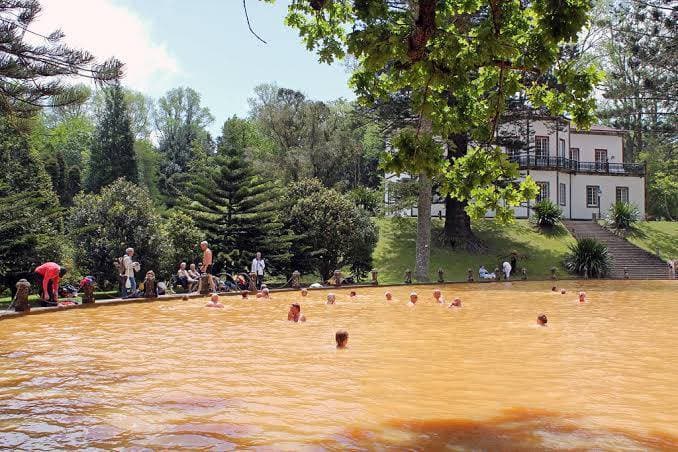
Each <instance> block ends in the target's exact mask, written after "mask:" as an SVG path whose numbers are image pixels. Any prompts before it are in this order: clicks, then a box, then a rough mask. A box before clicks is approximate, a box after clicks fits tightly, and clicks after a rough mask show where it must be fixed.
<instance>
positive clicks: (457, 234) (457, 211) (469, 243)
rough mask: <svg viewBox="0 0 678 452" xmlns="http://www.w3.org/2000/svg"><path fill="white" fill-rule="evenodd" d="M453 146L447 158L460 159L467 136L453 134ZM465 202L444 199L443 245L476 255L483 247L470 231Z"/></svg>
mask: <svg viewBox="0 0 678 452" xmlns="http://www.w3.org/2000/svg"><path fill="white" fill-rule="evenodd" d="M450 140H451V141H452V144H453V146H451V147H450V148H449V149H448V153H447V158H448V159H449V160H450V163H451V162H452V160H453V159H454V158H456V157H461V156H463V155H465V154H466V152H467V151H468V141H469V139H468V135H466V134H455V135H452V136H451V137H450ZM466 205H467V202H466V201H459V200H457V199H453V198H450V197H449V196H448V197H446V198H445V226H444V228H443V234H442V236H443V243H444V244H445V245H449V246H451V247H452V248H455V249H460V250H465V251H469V252H471V253H477V252H479V251H482V250H483V249H484V248H485V246H484V245H483V243H482V241H481V240H480V239H479V238H478V237H476V235H475V234H474V233H473V231H472V230H471V218H469V216H468V214H467V213H466V210H464V209H465V208H466Z"/></svg>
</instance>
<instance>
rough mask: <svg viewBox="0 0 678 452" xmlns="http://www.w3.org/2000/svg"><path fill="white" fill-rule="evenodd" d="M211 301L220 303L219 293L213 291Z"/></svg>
mask: <svg viewBox="0 0 678 452" xmlns="http://www.w3.org/2000/svg"><path fill="white" fill-rule="evenodd" d="M210 301H211V302H212V303H219V294H216V293H213V294H212V296H211V297H210Z"/></svg>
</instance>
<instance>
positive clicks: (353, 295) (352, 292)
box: [349, 290, 358, 297]
mask: <svg viewBox="0 0 678 452" xmlns="http://www.w3.org/2000/svg"><path fill="white" fill-rule="evenodd" d="M349 295H350V296H352V297H355V296H356V295H358V294H357V293H356V291H355V290H352V291H351V293H350V294H349Z"/></svg>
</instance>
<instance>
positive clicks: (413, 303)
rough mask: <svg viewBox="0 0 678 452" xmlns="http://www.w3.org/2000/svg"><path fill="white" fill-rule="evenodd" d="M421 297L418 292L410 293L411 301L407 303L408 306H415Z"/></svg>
mask: <svg viewBox="0 0 678 452" xmlns="http://www.w3.org/2000/svg"><path fill="white" fill-rule="evenodd" d="M418 299H419V295H417V292H412V293H411V294H410V302H409V303H407V305H408V306H414V305H415V304H417V300H418Z"/></svg>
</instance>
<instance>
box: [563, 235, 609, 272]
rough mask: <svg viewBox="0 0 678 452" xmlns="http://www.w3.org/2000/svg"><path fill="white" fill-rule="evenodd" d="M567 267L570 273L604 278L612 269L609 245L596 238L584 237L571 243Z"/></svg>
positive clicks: (566, 260)
mask: <svg viewBox="0 0 678 452" xmlns="http://www.w3.org/2000/svg"><path fill="white" fill-rule="evenodd" d="M565 268H567V270H568V271H569V272H570V273H575V274H577V275H580V276H589V277H592V278H603V277H605V276H606V275H607V274H608V272H609V271H610V255H609V254H608V253H607V246H606V245H605V244H603V243H601V242H599V241H598V240H596V239H592V238H584V239H580V240H577V243H575V244H571V245H570V253H569V254H568V255H567V257H566V258H565Z"/></svg>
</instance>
